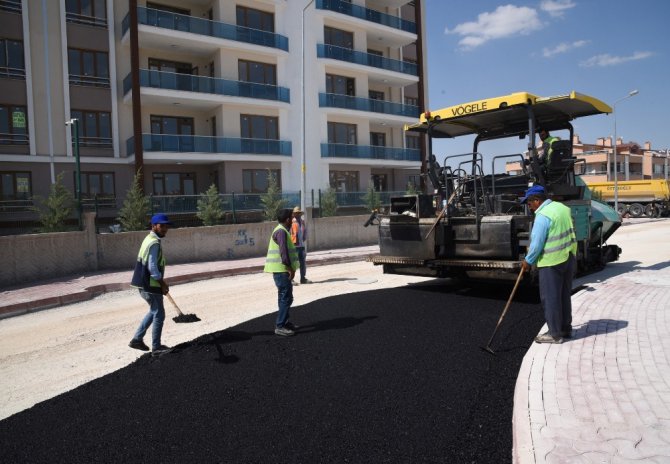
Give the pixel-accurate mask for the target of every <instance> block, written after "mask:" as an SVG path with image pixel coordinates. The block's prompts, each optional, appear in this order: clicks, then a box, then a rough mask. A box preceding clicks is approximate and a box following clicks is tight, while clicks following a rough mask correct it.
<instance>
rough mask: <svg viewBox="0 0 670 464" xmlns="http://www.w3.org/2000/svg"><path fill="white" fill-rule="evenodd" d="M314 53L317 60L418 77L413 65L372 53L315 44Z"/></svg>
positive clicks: (415, 67)
mask: <svg viewBox="0 0 670 464" xmlns="http://www.w3.org/2000/svg"><path fill="white" fill-rule="evenodd" d="M316 53H317V56H318V57H319V58H331V59H333V60H339V61H347V62H349V63H355V64H361V65H363V66H371V67H374V68H379V69H384V70H387V71H394V72H399V73H403V74H411V75H413V76H418V69H417V65H416V64H415V63H408V62H406V61H400V60H393V59H391V58H385V57H383V56H379V55H375V54H373V53H365V52H359V51H356V50H352V49H350V48H344V47H338V46H335V45H326V44H316Z"/></svg>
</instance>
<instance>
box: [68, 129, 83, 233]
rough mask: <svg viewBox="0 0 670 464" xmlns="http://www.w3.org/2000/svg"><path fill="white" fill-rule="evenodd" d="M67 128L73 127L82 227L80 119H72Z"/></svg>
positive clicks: (75, 181) (78, 208)
mask: <svg viewBox="0 0 670 464" xmlns="http://www.w3.org/2000/svg"><path fill="white" fill-rule="evenodd" d="M65 125H66V126H72V128H73V132H74V134H73V137H74V159H75V162H76V168H75V176H74V186H75V198H76V200H77V215H78V218H79V225H81V166H80V164H79V119H77V118H72V119H70V120H69V121H68V122H66V123H65Z"/></svg>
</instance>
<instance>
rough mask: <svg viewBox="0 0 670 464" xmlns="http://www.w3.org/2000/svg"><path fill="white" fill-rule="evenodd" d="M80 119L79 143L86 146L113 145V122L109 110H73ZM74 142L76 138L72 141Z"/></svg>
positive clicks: (106, 146)
mask: <svg viewBox="0 0 670 464" xmlns="http://www.w3.org/2000/svg"><path fill="white" fill-rule="evenodd" d="M71 115H72V116H71V117H72V118H74V119H79V144H80V145H82V146H85V147H99V148H111V147H112V123H111V116H110V113H109V112H107V111H87V110H72V112H71ZM72 142H73V143H74V140H73V141H72Z"/></svg>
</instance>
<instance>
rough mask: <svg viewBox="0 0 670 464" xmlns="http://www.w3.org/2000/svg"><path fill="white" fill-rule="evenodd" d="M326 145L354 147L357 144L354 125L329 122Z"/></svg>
mask: <svg viewBox="0 0 670 464" xmlns="http://www.w3.org/2000/svg"><path fill="white" fill-rule="evenodd" d="M328 143H343V144H347V145H356V144H357V143H358V137H357V136H356V124H345V123H342V122H329V123H328Z"/></svg>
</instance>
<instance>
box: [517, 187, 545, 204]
mask: <svg viewBox="0 0 670 464" xmlns="http://www.w3.org/2000/svg"><path fill="white" fill-rule="evenodd" d="M538 194H541V195H546V194H547V192H546V191H545V190H544V187H542V186H541V185H533V186H532V187H531V188H529V189H528V190H526V193H525V195H524V197H523V198H522V199H521V204H522V205H523V204H524V203H526V202H527V201H528V197H530V196H533V195H538Z"/></svg>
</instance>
